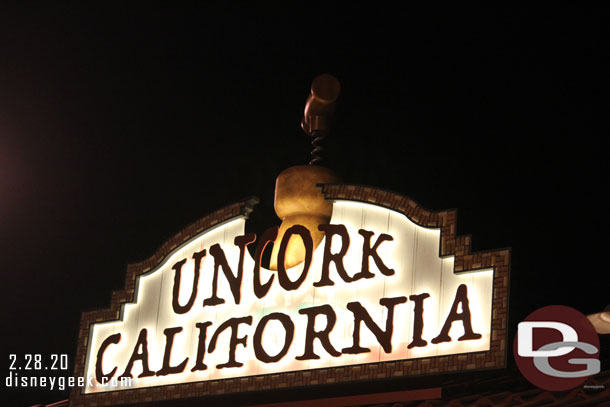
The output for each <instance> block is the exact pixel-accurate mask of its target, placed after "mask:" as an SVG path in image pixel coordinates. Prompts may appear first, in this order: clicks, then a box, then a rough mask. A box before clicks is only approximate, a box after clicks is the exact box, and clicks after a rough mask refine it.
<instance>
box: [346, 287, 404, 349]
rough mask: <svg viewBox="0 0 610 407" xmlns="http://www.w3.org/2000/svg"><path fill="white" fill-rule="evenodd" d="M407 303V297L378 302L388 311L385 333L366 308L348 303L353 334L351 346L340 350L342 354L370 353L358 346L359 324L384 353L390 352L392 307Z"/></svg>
mask: <svg viewBox="0 0 610 407" xmlns="http://www.w3.org/2000/svg"><path fill="white" fill-rule="evenodd" d="M405 302H407V297H395V298H382V299H381V300H379V304H381V305H383V306H384V307H386V308H387V309H388V315H387V317H386V320H385V331H383V330H381V328H380V327H379V325H377V324H376V323H375V322H374V321H373V318H371V315H370V314H369V313H368V311H367V310H366V308H364V307H363V306H362V304H360V303H359V302H357V301H355V302H350V303H348V304H347V309H348V310H350V311H352V312H353V313H354V333H353V335H352V339H353V345H352V346H351V347H349V348H344V349H343V350H341V352H343V353H348V354H359V353H366V352H370V351H371V350H370V349H369V348H363V347H362V346H360V323H361V322H364V324H365V325H366V326H367V328H369V330H370V331H371V332H372V333H373V335H375V338H377V342H379V344H380V345H381V347H382V348H383V350H384V351H385V352H386V353H391V352H392V332H393V330H394V307H395V306H396V305H397V304H402V303H405Z"/></svg>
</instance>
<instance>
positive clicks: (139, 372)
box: [85, 201, 493, 393]
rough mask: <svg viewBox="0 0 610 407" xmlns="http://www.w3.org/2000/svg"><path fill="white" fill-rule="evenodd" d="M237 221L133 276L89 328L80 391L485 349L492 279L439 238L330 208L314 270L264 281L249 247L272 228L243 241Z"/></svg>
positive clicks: (385, 213)
mask: <svg viewBox="0 0 610 407" xmlns="http://www.w3.org/2000/svg"><path fill="white" fill-rule="evenodd" d="M245 221H246V220H245V218H243V217H242V218H237V219H234V220H232V221H229V222H227V223H224V224H222V225H219V226H216V227H214V228H212V229H208V230H207V231H205V232H203V233H202V234H200V235H198V236H196V237H194V238H193V239H191V240H190V241H189V242H187V243H186V244H184V245H183V246H182V247H180V248H178V249H176V250H175V251H174V252H172V253H171V254H170V255H169V256H168V257H167V258H166V259H165V260H164V261H163V262H162V263H161V264H160V265H159V266H158V267H157V268H155V269H154V270H152V271H151V272H149V273H147V274H144V275H141V276H139V277H138V279H137V282H136V295H135V302H134V303H130V304H126V305H124V306H123V310H122V318H121V319H120V320H118V321H112V322H104V323H97V324H93V325H92V326H91V328H90V335H89V346H88V353H87V359H86V362H85V372H86V375H87V376H88V377H90V378H92V380H90V381H88V383H89V384H88V385H87V387H86V388H85V393H96V392H104V391H110V390H120V389H122V388H121V387H118V388H117V387H108V386H105V385H104V384H106V383H107V382H111V381H117V380H120V379H121V378H132V379H133V380H132V381H131V387H129V388H143V387H149V386H160V385H169V384H177V383H188V382H198V381H206V380H214V379H223V378H231V377H243V376H251V375H260V374H269V373H279V372H289V371H297V370H305V369H316V368H323V367H333V366H345V365H353V364H363V363H371V362H382V361H392V360H404V359H413V358H422V357H430V356H439V355H448V354H456V353H467V352H475V351H486V350H489V349H490V330H491V311H492V291H493V290H492V288H493V287H492V285H493V269H484V270H477V271H473V272H468V273H460V274H456V273H454V257H453V256H447V257H440V255H439V253H440V250H439V244H440V230H439V229H428V228H424V227H422V226H418V225H416V224H415V223H413V222H412V221H410V220H409V219H408V218H407V217H406V216H405V215H403V214H401V213H398V212H395V211H392V210H390V209H386V208H382V207H379V206H376V205H372V204H366V203H361V202H352V201H335V203H334V205H333V214H332V219H331V222H330V226H326V229H325V230H324V232H325V234H326V235H325V236H326V237H325V238H324V240H323V241H322V243H321V244H320V245H319V246H318V247H317V248H315V250H314V249H313V248H312V249H311V251H310V254H311V261H309V262H308V261H306V262H305V263H304V264H301V265H298V266H295V267H293V268H291V269H288V270H279V271H271V270H267V269H265V268H262V267H260V265H259V264H257V262H256V261H255V259H253V257H252V256H251V255H250V254H249V251H248V248H247V246H248V245H249V244H251V245H252V246H250V247H254V248H257V247H258V249H257V252H260V251H262V249H263V247H264V244H263V243H264V242H265V241H266V240H273V238H274V234H273V230H271V231H269V232H266V233H264V234H263V235H262V236H258V237H256V240H254V236H244V225H245ZM323 228H324V226H323ZM293 232H295V233H294V234H293V237H292V238H293V239H299V238H300V237H299V236H300V234H299V233H303V230H299V229H295V230H293ZM301 239H303V240H304V241H305V240H307V239H306V237H303V238H301ZM261 241H262V243H261ZM279 243H280V242H277V244H279ZM254 257H257V256H254ZM307 263H309V264H307ZM306 266H307V267H306ZM123 388H124V387H123Z"/></svg>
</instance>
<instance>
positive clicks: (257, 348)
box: [252, 312, 294, 363]
mask: <svg viewBox="0 0 610 407" xmlns="http://www.w3.org/2000/svg"><path fill="white" fill-rule="evenodd" d="M272 319H275V320H277V321H280V322H281V324H282V325H283V326H284V332H285V336H284V346H283V347H282V350H280V351H279V353H278V354H277V355H275V356H269V354H268V353H267V352H266V351H265V349H263V343H262V338H263V332H264V330H265V327H266V326H267V322H269V321H270V320H272ZM293 337H294V323H293V322H292V320H291V319H290V317H289V316H288V315H286V314H282V313H281V312H274V313H272V314H269V315H265V316H264V317H263V318H261V320H260V322H259V323H258V325H257V327H256V331H255V332H254V337H253V338H252V344H253V346H254V355H255V356H256V358H257V359H258V360H260V361H261V362H264V363H274V362H277V361H279V360H280V359H282V358H283V357H284V356H286V353H288V349H290V345H291V344H292V338H293Z"/></svg>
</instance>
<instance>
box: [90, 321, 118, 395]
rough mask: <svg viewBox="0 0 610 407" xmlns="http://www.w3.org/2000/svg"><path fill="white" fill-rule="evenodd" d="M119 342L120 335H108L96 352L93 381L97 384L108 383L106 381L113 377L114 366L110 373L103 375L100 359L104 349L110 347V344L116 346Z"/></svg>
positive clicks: (102, 356)
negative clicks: (103, 381)
mask: <svg viewBox="0 0 610 407" xmlns="http://www.w3.org/2000/svg"><path fill="white" fill-rule="evenodd" d="M120 341H121V334H120V333H116V334H114V335H110V336H109V337H108V338H106V339H104V342H102V345H101V346H100V348H99V350H98V351H97V360H96V361H95V380H97V382H98V383H102V380H105V381H106V382H108V380H110V379H111V378H112V376H114V374H115V373H116V369H117V367H116V366H115V367H114V368H113V369H112V370H111V371H110V373H108V374H104V371H103V369H102V359H103V358H104V352H105V351H106V348H107V347H108V346H110V345H111V344H113V343H114V344H117V343H119V342H120Z"/></svg>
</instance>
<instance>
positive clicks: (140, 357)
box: [119, 328, 155, 378]
mask: <svg viewBox="0 0 610 407" xmlns="http://www.w3.org/2000/svg"><path fill="white" fill-rule="evenodd" d="M146 335H147V332H146V328H144V329H142V330H141V331H140V335H139V336H138V340H137V342H136V346H134V348H133V353H132V354H131V358H130V359H129V363H127V367H126V368H125V372H123V374H122V375H121V376H119V378H123V377H133V376H132V375H131V369H132V368H133V364H134V363H135V362H136V361H140V362H141V363H142V373H141V374H140V375H139V376H138V378H141V377H150V376H154V375H155V372H153V371H152V370H150V369H149V368H148V342H147V340H146ZM140 348H141V349H142V350H141V351H140Z"/></svg>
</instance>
